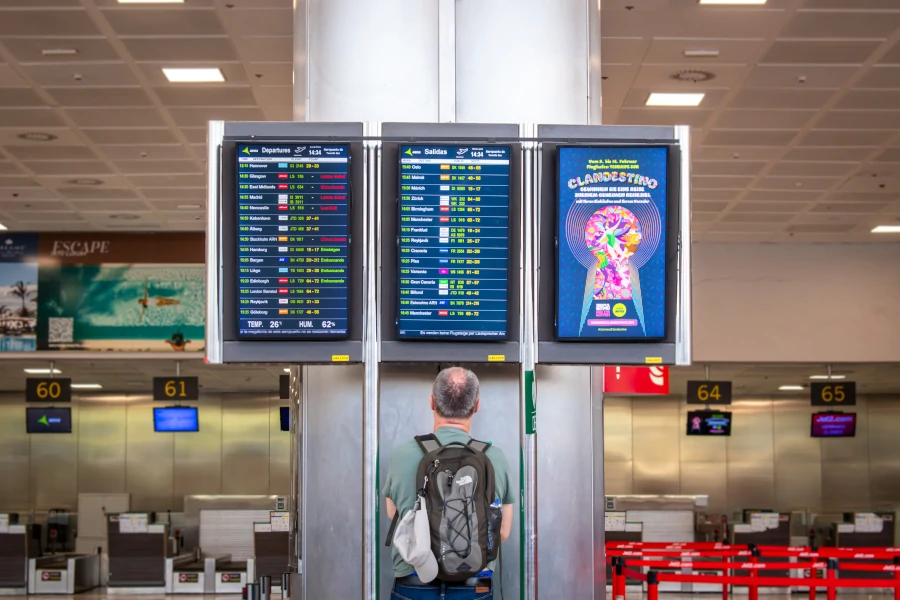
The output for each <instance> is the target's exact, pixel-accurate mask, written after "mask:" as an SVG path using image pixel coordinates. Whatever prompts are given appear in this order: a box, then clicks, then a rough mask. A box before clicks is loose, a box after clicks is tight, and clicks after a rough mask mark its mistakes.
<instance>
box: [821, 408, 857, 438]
mask: <svg viewBox="0 0 900 600" xmlns="http://www.w3.org/2000/svg"><path fill="white" fill-rule="evenodd" d="M855 435H856V414H855V413H834V412H821V413H813V416H812V437H854V436H855Z"/></svg>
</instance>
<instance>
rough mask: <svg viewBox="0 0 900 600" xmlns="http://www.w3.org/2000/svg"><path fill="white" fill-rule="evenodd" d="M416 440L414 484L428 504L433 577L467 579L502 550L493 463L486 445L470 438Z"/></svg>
mask: <svg viewBox="0 0 900 600" xmlns="http://www.w3.org/2000/svg"><path fill="white" fill-rule="evenodd" d="M416 441H417V442H418V443H419V447H420V448H421V449H422V452H424V453H425V456H423V457H422V460H421V461H420V462H419V469H418V472H417V473H416V486H417V487H418V492H419V495H424V496H425V501H426V503H427V506H428V524H429V526H430V529H431V551H432V552H433V553H434V557H435V558H436V559H437V563H438V577H437V578H438V579H439V580H441V581H447V582H454V581H465V580H466V579H469V578H471V577H474V576H475V575H477V574H478V573H480V572H481V571H483V570H484V569H485V567H486V566H487V564H488V563H489V562H492V561H494V560H496V559H497V555H498V554H499V552H500V522H501V519H502V508H501V506H500V502H499V499H498V496H497V493H496V490H495V481H494V466H493V465H492V464H491V461H490V459H489V458H488V457H487V455H486V454H485V452H486V451H487V449H488V448H489V447H490V444H486V443H484V442H479V441H477V440H469V443H468V444H461V443H459V442H454V443H451V444H447V445H446V446H442V445H441V443H440V442H439V441H438V439H437V437H435V435H434V434H429V435H422V436H417V437H416Z"/></svg>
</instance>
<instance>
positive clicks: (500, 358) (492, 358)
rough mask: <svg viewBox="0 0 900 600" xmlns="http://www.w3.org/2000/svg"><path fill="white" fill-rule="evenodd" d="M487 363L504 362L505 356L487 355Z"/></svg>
mask: <svg viewBox="0 0 900 600" xmlns="http://www.w3.org/2000/svg"><path fill="white" fill-rule="evenodd" d="M488 362H506V355H505V354H488Z"/></svg>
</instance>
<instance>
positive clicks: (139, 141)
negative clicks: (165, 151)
mask: <svg viewBox="0 0 900 600" xmlns="http://www.w3.org/2000/svg"><path fill="white" fill-rule="evenodd" d="M84 133H85V134H86V135H87V136H88V137H89V138H91V140H92V141H93V142H94V143H96V144H135V145H146V144H171V143H173V142H176V141H177V139H176V138H175V136H174V135H173V134H172V132H171V131H170V130H169V129H86V130H85V132H84Z"/></svg>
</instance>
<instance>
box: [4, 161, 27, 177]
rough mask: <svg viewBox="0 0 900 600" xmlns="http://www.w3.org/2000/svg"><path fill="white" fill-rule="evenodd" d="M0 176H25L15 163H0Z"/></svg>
mask: <svg viewBox="0 0 900 600" xmlns="http://www.w3.org/2000/svg"><path fill="white" fill-rule="evenodd" d="M0 175H19V176H24V175H27V173H25V172H24V171H22V169H20V168H19V167H17V166H16V165H15V163H12V162H9V161H2V162H0Z"/></svg>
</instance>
